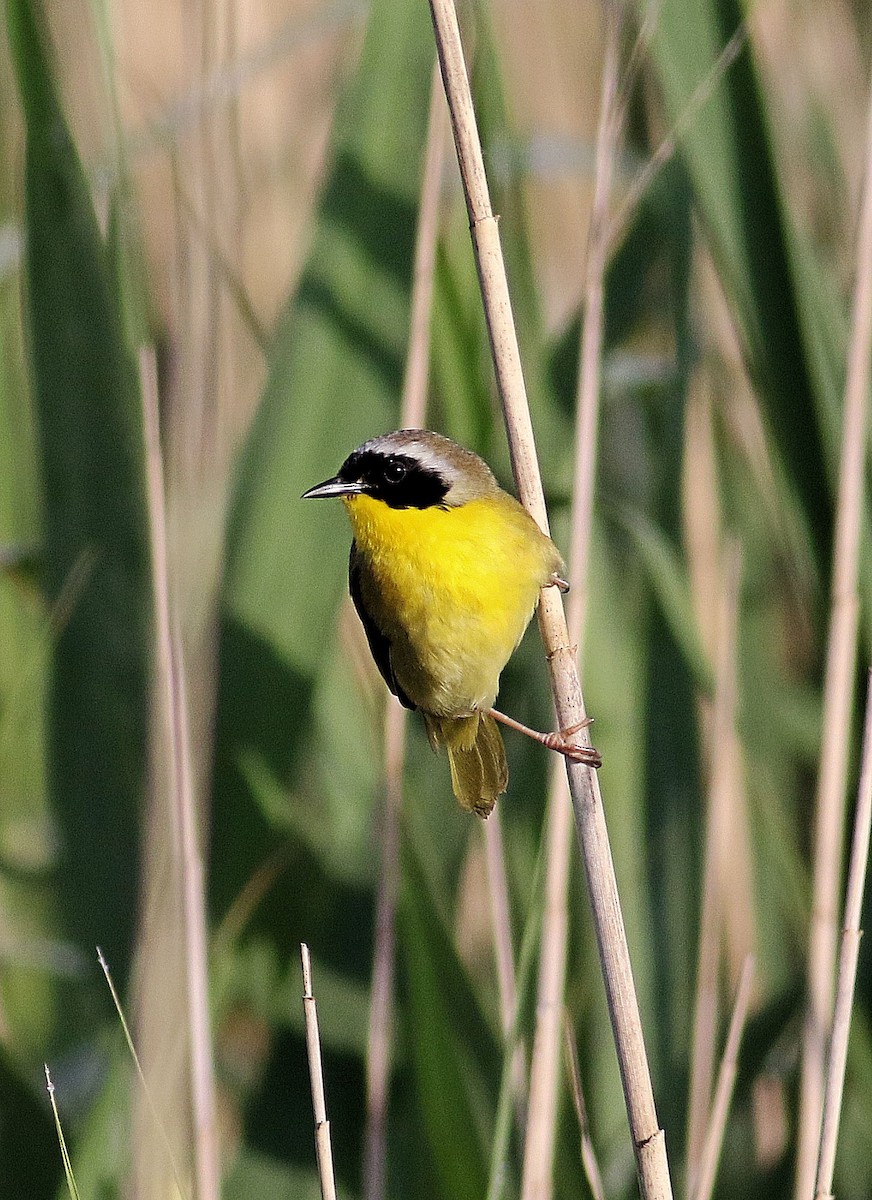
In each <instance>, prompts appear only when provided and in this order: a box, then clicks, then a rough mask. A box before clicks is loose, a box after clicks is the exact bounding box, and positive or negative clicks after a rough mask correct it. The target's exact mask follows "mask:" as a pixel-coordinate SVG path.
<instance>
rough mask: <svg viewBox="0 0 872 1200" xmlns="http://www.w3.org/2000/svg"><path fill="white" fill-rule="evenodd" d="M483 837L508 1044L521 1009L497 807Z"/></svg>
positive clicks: (521, 1116) (516, 1065)
mask: <svg viewBox="0 0 872 1200" xmlns="http://www.w3.org/2000/svg"><path fill="white" fill-rule="evenodd" d="M480 824H481V829H482V836H483V837H484V849H485V861H486V862H487V878H488V892H489V893H490V901H491V922H492V925H493V937H494V957H495V959H496V965H497V985H498V987H499V993H500V1025H501V1028H502V1031H503V1038H504V1039H505V1040H506V1041H508V1039H509V1037H510V1036H511V1035H512V1026H513V1022H514V1020H515V1012H516V1010H517V1006H518V1000H517V988H516V986H515V953H514V950H513V948H512V920H511V912H510V909H509V885H508V880H507V878H506V855H505V849H504V846H503V823H502V818H501V817H500V811H499V807H497V808H495V809H494V810H493V812H492V813H491V814H490V816H489V817H488V819H487V820H486V821H483V822H481V823H480ZM524 1060H525V1051H524V1042H523V1039H522V1038H521V1037H520V1035H517V1034H516V1035H515V1036H514V1049H513V1052H512V1097H513V1100H514V1103H515V1117H516V1120H517V1123H518V1128H519V1129H520V1130H522V1131H523V1128H524V1121H525V1118H526V1107H527V1106H526V1103H525V1101H526V1091H527V1079H526V1067H525V1061H524Z"/></svg>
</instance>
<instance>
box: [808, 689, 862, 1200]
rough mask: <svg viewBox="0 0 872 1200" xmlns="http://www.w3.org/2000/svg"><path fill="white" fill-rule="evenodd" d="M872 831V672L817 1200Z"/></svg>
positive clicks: (828, 1193)
mask: <svg viewBox="0 0 872 1200" xmlns="http://www.w3.org/2000/svg"><path fill="white" fill-rule="evenodd" d="M870 825H872V670H870V671H869V673H868V674H867V676H866V720H865V724H864V732H863V753H862V758H861V765H860V783H859V787H858V789H857V811H856V814H855V816H854V836H853V839H852V842H851V863H850V866H849V868H848V889H847V894H846V897H845V916H844V920H843V922H842V925H843V928H842V946H841V952H840V954H839V975H838V980H837V983H836V1003H835V1007H834V1009H833V1030H832V1034H831V1036H830V1055H829V1063H828V1066H827V1079H826V1087H825V1089H824V1115H823V1122H822V1125H821V1144H820V1150H819V1152H818V1163H817V1179H816V1182H815V1197H816V1200H830V1198H831V1197H832V1194H833V1171H834V1169H835V1165H836V1143H837V1141H838V1136H839V1118H840V1116H841V1111H842V1092H843V1089H844V1085H845V1063H846V1061H847V1058H848V1035H849V1033H850V1030H851V1007H852V1003H853V999H854V985H855V984H856V982H857V959H858V957H859V954H860V937H861V929H860V911H861V909H862V907H863V890H864V887H865V883H866V866H867V863H868V861H869V832H870Z"/></svg>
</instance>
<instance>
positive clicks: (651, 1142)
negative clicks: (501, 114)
mask: <svg viewBox="0 0 872 1200" xmlns="http://www.w3.org/2000/svg"><path fill="white" fill-rule="evenodd" d="M430 8H431V12H432V15H433V24H434V29H435V32H436V43H437V48H438V52H439V62H440V66H441V68H442V79H443V82H444V84H445V91H446V95H447V96H448V104H449V108H450V110H451V121H452V128H453V131H454V141H455V146H456V148H457V157H458V161H459V164H460V173H461V177H462V179H463V187H464V194H465V197H466V204H467V211H468V213H469V222H470V229H471V234H472V241H473V248H474V251H475V259H476V267H477V270H478V276H479V282H480V285H481V291H482V299H483V302H484V309H485V319H486V322H487V327H488V335H489V338H490V343H491V352H492V355H493V359H494V369H495V374H496V378H497V386H498V389H499V394H500V399H501V401H502V405H503V414H504V418H505V422H506V430H507V434H508V441H509V449H510V452H511V456H512V466H513V469H514V474H515V482H516V484H517V488H518V493H519V495H520V498H521V501H522V503H523V504H524V505H525V507H526V508H527V509H528V511H529V512H530V513H531V514H532V516H533V517H534V518H535V520H536V521H537V522H538V524H539V526H540V528H542V529H543V530H546V531H547V529H548V514H547V512H546V509H545V498H544V495H543V492H542V481H541V478H540V475H539V466H538V462H537V460H536V449H535V443H534V438H533V428H532V424H531V421H530V410H529V407H528V404H527V396H526V389H525V386H524V377H523V372H522V369H521V359H520V353H519V350H518V341H517V336H516V334H515V327H514V321H513V319H512V308H511V300H510V297H509V290H508V283H507V280H506V272H505V264H504V262H503V256H502V251H501V248H500V241H499V230H498V226H497V220H496V218H495V217H494V215H493V211H492V209H491V204H490V197H489V194H488V186H487V179H486V176H485V171H484V162H483V159H482V153H481V143H480V140H479V136H478V130H477V127H476V123H475V114H474V112H473V106H472V96H471V94H470V89H469V80H468V78H467V74H466V66H465V63H464V59H463V48H462V45H461V41H460V30H459V28H458V24H457V14H456V12H455V9H454V4H453V2H452V0H430ZM539 628H540V631H541V634H542V640H543V642H544V645H545V651H546V656H547V658H548V662H549V666H550V671H551V687H552V693H553V696H554V706H555V709H556V712H557V720H558V724H559V727H560V728H562V729H566V728H569V727H570V726H577V725H578V723H579V722H580V721H583V720H584V718H585V716H586V714H585V711H584V701H583V698H582V694H581V686H580V684H579V679H578V670H577V667H576V662H575V652H576V648H575V647H574V646H573V645H571V644H570V640H569V634H568V631H567V628H566V619H565V617H564V613H563V605H562V603H561V599H560V595H559V593H558V591H557V588H546V589H544V590H543V592H542V597H541V601H540V604H539ZM582 736H586V735H585V734H583V735H582ZM566 771H567V775H568V776H569V787H570V794H571V796H572V802H573V808H574V810H575V818H576V826H577V830H578V835H579V841H580V845H581V852H582V857H583V859H584V866H585V874H586V878H587V884H588V892H589V895H590V902H591V908H592V913H593V921H594V928H595V930H596V937H597V943H598V947H599V953H600V961H601V964H602V971H603V977H604V981H605V986H606V997H607V1001H608V1007H609V1015H610V1017H611V1021H612V1029H613V1032H614V1037H615V1045H616V1049H617V1053H618V1061H619V1065H620V1070H621V1080H622V1084H623V1087H624V1096H625V1100H626V1104H627V1115H628V1119H629V1124H630V1131H631V1135H632V1140H633V1147H634V1152H635V1155H636V1166H637V1170H638V1173H639V1182H640V1187H641V1192H642V1195H643V1197H644V1198H645V1200H654V1197H657V1200H665V1198H667V1197H670V1198H671V1196H672V1184H671V1182H670V1179H669V1167H668V1163H667V1159H666V1139H665V1135H664V1133H663V1131H662V1129H660V1126H659V1124H658V1121H657V1112H656V1109H655V1106H654V1095H653V1091H652V1088H651V1077H650V1071H649V1068H648V1060H647V1058H646V1055H645V1043H644V1038H643V1035H642V1023H641V1019H640V1015H639V1006H638V1001H637V999H636V989H635V985H634V983H633V973H632V967H631V964H630V955H629V950H628V947H627V938H626V933H625V931H624V922H623V917H622V915H621V909H620V901H619V899H618V890H617V883H616V880H615V874H614V865H613V863H612V856H611V848H610V846H609V840H608V832H607V829H606V822H605V814H604V812H603V807H602V799H601V796H600V790H599V782H598V780H597V777H596V772H595V771H593V770H592V769H591V768H590V767H587V766H584V765H582V764H580V763H573V762H570V761H568V760H567V763H566Z"/></svg>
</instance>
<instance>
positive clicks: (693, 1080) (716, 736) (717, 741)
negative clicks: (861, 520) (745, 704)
mask: <svg viewBox="0 0 872 1200" xmlns="http://www.w3.org/2000/svg"><path fill="white" fill-rule="evenodd" d="M724 560H725V561H724V569H723V572H722V584H721V588H720V605H719V608H720V614H719V620H718V633H717V638H718V653H717V668H716V672H715V701H714V714H713V720H712V728H711V737H710V739H709V744H710V746H711V767H710V776H709V789H708V804H707V806H706V827H705V852H704V855H705V858H704V866H703V880H702V914H701V916H700V924H699V949H698V954H697V973H696V997H695V1002H694V1015H693V1038H692V1042H691V1056H690V1095H689V1098H688V1114H687V1124H688V1135H687V1178H688V1180H689V1191H690V1194H691V1195H693V1194H694V1192H695V1190H696V1188H695V1180H696V1178H697V1174H698V1172H699V1170H700V1164H701V1161H702V1154H703V1148H704V1145H705V1141H706V1128H707V1122H708V1111H709V1103H710V1100H711V1094H712V1083H713V1079H714V1067H715V1037H716V1032H717V1027H718V967H719V964H720V958H721V955H720V947H721V937H722V927H723V916H724V913H723V891H724V889H723V883H724V881H723V878H722V875H721V869H720V847H721V843H722V841H723V838H724V837H725V836H726V834H727V832H728V831H727V821H728V819H729V810H730V797H729V791H730V788H731V786H732V781H733V761H732V760H733V755H734V752H735V718H736V624H737V617H738V607H739V579H740V563H739V549H738V546H736V544H735V543H733V542H731V543H728V546H727V550H726V554H725V555H724Z"/></svg>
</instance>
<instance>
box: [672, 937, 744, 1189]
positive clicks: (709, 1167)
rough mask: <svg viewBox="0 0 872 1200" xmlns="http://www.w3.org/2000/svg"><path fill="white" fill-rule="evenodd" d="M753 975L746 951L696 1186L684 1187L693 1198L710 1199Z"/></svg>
mask: <svg viewBox="0 0 872 1200" xmlns="http://www.w3.org/2000/svg"><path fill="white" fill-rule="evenodd" d="M753 978H754V958H753V955H750V954H749V955H748V957H747V958H746V959H745V964H744V966H743V967H742V974H741V975H740V977H739V986H738V988H737V989H736V1001H735V1004H734V1005H733V1015H732V1017H731V1018H730V1027H729V1030H728V1031H727V1041H726V1045H725V1046H724V1056H723V1058H722V1059H721V1066H720V1070H719V1071H718V1082H717V1086H716V1087H715V1096H714V1101H713V1102H712V1109H711V1115H710V1117H709V1122H708V1130H707V1132H706V1137H705V1143H704V1145H703V1151H702V1158H701V1161H700V1166H699V1175H698V1178H697V1182H696V1185H695V1186H694V1184H693V1183H691V1185H690V1187H689V1188H688V1191H689V1193H690V1195H691V1196H692V1197H693V1200H711V1194H712V1191H713V1189H714V1185H715V1174H716V1172H717V1169H718V1160H719V1158H720V1156H721V1147H722V1145H723V1141H724V1130H725V1129H726V1127H727V1114H728V1113H729V1110H730V1100H731V1099H732V1096H733V1087H734V1086H735V1083H736V1073H737V1071H738V1067H739V1042H740V1041H741V1039H742V1030H743V1029H744V1027H745V1021H746V1020H747V1018H748V1005H749V1004H750V1003H751V983H752V981H753Z"/></svg>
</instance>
